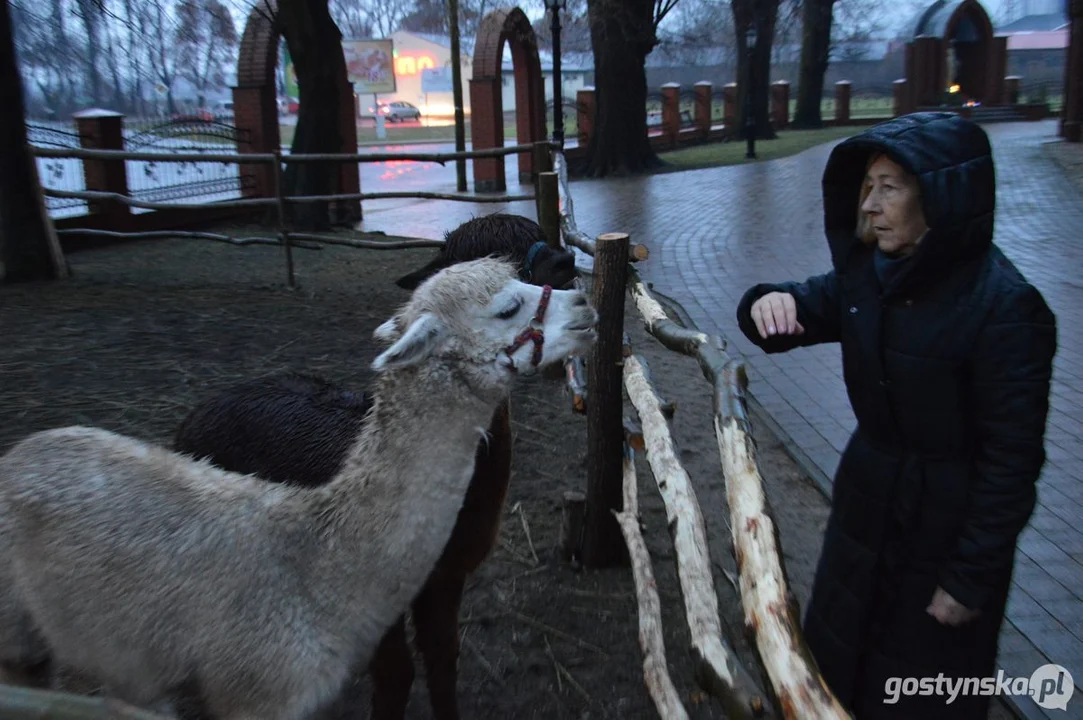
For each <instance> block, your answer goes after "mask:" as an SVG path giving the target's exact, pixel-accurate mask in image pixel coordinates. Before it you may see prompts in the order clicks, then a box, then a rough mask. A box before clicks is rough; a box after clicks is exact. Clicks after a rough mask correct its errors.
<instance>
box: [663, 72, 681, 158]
mask: <svg viewBox="0 0 1083 720" xmlns="http://www.w3.org/2000/svg"><path fill="white" fill-rule="evenodd" d="M680 134H681V86H680V84H679V83H666V84H665V85H663V86H662V137H664V138H665V139H666V142H667V143H669V146H670V147H673V148H675V147H677V143H678V139H679V138H680Z"/></svg>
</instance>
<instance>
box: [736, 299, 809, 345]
mask: <svg viewBox="0 0 1083 720" xmlns="http://www.w3.org/2000/svg"><path fill="white" fill-rule="evenodd" d="M749 314H750V315H751V316H752V322H754V323H756V329H757V330H759V331H760V337H762V338H764V339H767V337H768V336H769V335H801V334H802V333H804V332H805V328H803V327H801V323H799V322H797V304H796V303H795V302H794V299H793V295H790V294H789V293H783V292H771V293H767V294H766V295H764V296H763V297H761V298H760V299H759V300H757V301H756V302H754V303H752V309H751V310H750V311H749Z"/></svg>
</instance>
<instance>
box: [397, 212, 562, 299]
mask: <svg viewBox="0 0 1083 720" xmlns="http://www.w3.org/2000/svg"><path fill="white" fill-rule="evenodd" d="M490 255H496V256H499V257H506V258H508V259H510V260H512V261H513V262H515V263H516V266H517V269H518V272H519V279H520V280H522V281H523V282H528V283H530V284H532V285H538V286H542V285H549V286H551V287H554V288H569V287H572V284H573V282H574V281H575V279H576V278H577V277H578V273H577V272H576V269H575V255H574V254H573V253H572V252H571V251H570V250H565V249H562V248H553V247H550V245H549V243H548V242H547V241H546V238H545V232H544V231H543V230H542V228H541V226H540V225H538V223H536V222H534V221H533V220H531V219H530V218H527V217H523V216H522V215H511V214H508V213H493V214H491V215H483V216H481V217H476V218H473V219H471V220H467V221H466V222H464V223H463V224H462V225H459V227H457V228H455V229H454V230H452V231H450V232H449V233H447V234H446V235H445V236H444V247H442V248H441V249H440V252H439V253H438V254H437V256H436V258H434V259H433V260H432V261H431V262H430V263H428V264H427V265H425V266H424V267H422V268H419V269H417V270H415V271H413V272H411V273H408V274H406V275H403V276H402V277H400V278H399V279H398V280H396V281H395V284H396V285H398V286H399V287H401V288H403V289H404V290H416V289H417V287H418V285H420V284H421V283H422V282H424V281H425V279H426V278H429V277H431V276H432V275H433V274H434V273H437V272H439V271H440V270H442V269H444V268H446V267H450V266H451V265H454V264H455V263H460V262H466V261H469V260H477V259H478V258H483V257H488V256H490Z"/></svg>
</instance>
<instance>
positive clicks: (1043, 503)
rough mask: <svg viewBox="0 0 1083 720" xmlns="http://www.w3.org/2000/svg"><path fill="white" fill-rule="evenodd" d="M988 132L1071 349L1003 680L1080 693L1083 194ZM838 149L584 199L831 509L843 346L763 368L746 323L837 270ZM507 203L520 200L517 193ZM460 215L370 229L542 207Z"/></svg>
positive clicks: (1000, 215)
mask: <svg viewBox="0 0 1083 720" xmlns="http://www.w3.org/2000/svg"><path fill="white" fill-rule="evenodd" d="M987 131H988V132H989V135H990V138H991V140H992V143H993V148H994V155H995V161H996V165H997V188H998V190H997V215H996V242H997V243H998V244H999V245H1000V247H1001V248H1002V249H1003V250H1004V251H1005V253H1006V254H1007V255H1008V256H1009V257H1010V258H1011V259H1012V260H1013V262H1015V263H1016V264H1017V266H1018V267H1019V268H1020V270H1021V271H1022V272H1023V273H1024V274H1025V275H1026V276H1027V278H1028V280H1030V281H1031V282H1032V283H1034V284H1035V285H1036V286H1037V287H1038V288H1039V289H1040V290H1041V292H1042V293H1043V294H1044V296H1045V298H1046V300H1047V302H1048V303H1049V305H1050V306H1051V308H1052V309H1053V311H1054V312H1055V313H1056V315H1057V319H1058V342H1059V349H1058V353H1057V356H1056V359H1055V368H1054V383H1053V390H1052V398H1051V403H1052V409H1051V416H1050V420H1049V428H1048V433H1047V436H1046V439H1047V442H1046V447H1047V451H1048V461H1047V465H1046V468H1045V471H1044V473H1043V476H1042V478H1041V481H1040V485H1039V505H1038V508H1037V510H1036V511H1035V514H1034V516H1033V518H1032V521H1031V523H1030V526H1029V527H1028V528H1027V530H1026V531H1025V532H1024V534H1023V536H1022V537H1021V540H1020V544H1019V553H1018V556H1017V558H1018V559H1017V567H1016V574H1015V583H1014V587H1013V590H1012V595H1011V598H1010V601H1009V607H1008V611H1007V622H1006V623H1005V627H1004V631H1003V634H1002V640H1001V651H1000V659H999V666H1000V667H1002V668H1003V670H1004V672H1005V674H1006V675H1009V676H1012V677H1019V676H1026V677H1028V678H1029V677H1030V675H1031V673H1032V672H1034V670H1035V669H1037V668H1038V667H1040V666H1041V665H1044V664H1046V663H1057V664H1060V665H1062V666H1064V667H1065V668H1067V669H1068V670H1069V671H1070V672H1071V673H1072V675H1073V677H1074V679H1075V682H1076V683H1081V682H1083V442H1081V440H1083V328H1081V321H1083V278H1081V277H1080V275H1081V273H1083V191H1081V189H1080V187H1079V186H1077V185H1076V184H1075V182H1074V181H1073V179H1072V178H1070V177H1069V173H1071V172H1072V169H1071V166H1068V165H1065V164H1064V163H1058V162H1056V161H1055V159H1054V158H1055V157H1056V153H1057V152H1058V146H1054V145H1048V143H1052V142H1055V141H1056V136H1055V134H1056V126H1055V123H1054V122H1052V121H1046V122H1042V123H1012V124H1004V125H989V126H987ZM831 147H832V144H829V145H826V146H821V147H819V148H814V149H812V150H809V151H807V152H804V153H802V154H800V155H797V156H793V157H790V158H785V159H781V160H775V161H770V162H762V163H752V164H747V165H739V166H733V167H724V168H712V169H706V170H696V171H688V172H681V173H672V174H665V175H655V176H649V177H635V178H627V179H610V180H605V181H587V180H584V181H576V182H574V183H573V185H572V197H573V199H574V202H575V213H576V217H577V220H578V222H579V225H580V227H581V229H583V230H584V231H586V232H588V233H589V234H592V235H597V234H600V233H603V232H613V231H620V232H628V233H630V234H631V236H632V239H633V241H641V242H643V243H646V244H647V245H648V247H649V248H650V251H651V256H650V259H649V260H648V261H647V262H646V263H643V264H642V266H641V272H642V273H643V275H644V278H645V279H646V280H648V281H650V282H652V283H653V285H654V288H655V289H656V290H657V291H659V292H660V293H662V294H664V295H666V296H668V297H670V298H672V299H674V300H676V301H677V302H678V303H680V305H681V306H683V308H684V309H685V310H686V311H687V313H688V315H689V317H690V319H691V320H692V321H693V322H694V323H695V324H696V325H697V326H698V327H700V328H701V329H702V330H704V331H707V332H712V333H720V334H721V335H722V336H724V337H725V338H726V339H727V341H728V342H729V343H730V350H731V352H736V353H741V354H744V355H745V356H746V358H747V360H748V366H749V376H750V390H751V393H752V395H753V398H754V400H755V401H756V402H758V403H760V404H761V405H762V406H763V407H764V408H765V409H766V410H767V411H768V412H769V413H770V415H771V417H772V418H773V420H774V422H775V423H776V424H777V426H778V429H779V430H780V431H781V432H782V433H783V435H784V436H785V437H787V438H788V441H789V444H790V446H791V449H792V451H793V452H794V454H795V456H797V457H798V459H799V460H800V461H801V462H802V464H803V465H805V467H806V469H807V470H808V471H809V472H810V474H812V475H813V476H814V478H815V479H816V480H817V482H819V483H820V484H821V485H822V486H823V487H824V489H825V491H826V492H828V493H829V492H830V484H831V481H830V478H831V477H833V475H834V472H835V468H836V466H837V464H838V460H839V456H840V452H841V450H842V448H843V447H844V446H845V444H846V442H847V439H848V437H849V435H850V432H851V431H852V429H853V427H854V425H855V420H854V416H853V413H852V412H851V410H850V407H849V403H848V401H847V397H846V392H845V388H844V385H843V380H842V369H841V358H840V353H839V348H838V346H837V345H825V346H820V347H815V348H803V349H798V350H794V351H792V352H790V353H786V354H783V355H777V356H768V355H765V354H764V353H763V352H761V351H760V350H759V349H758V348H756V347H755V346H754V345H752V344H751V343H749V342H748V341H747V340H746V339H745V338H744V336H743V335H742V334H741V333H740V331H739V330H738V328H737V324H736V320H735V317H734V310H735V308H736V305H737V302H738V300H739V299H740V297H741V295H742V294H743V293H744V292H745V290H746V289H747V288H748V287H750V286H751V285H753V284H755V283H758V282H765V281H778V280H786V279H804V278H806V277H808V276H810V275H814V274H819V273H822V272H825V271H826V270H827V269H829V268H830V260H829V254H828V249H827V245H826V242H825V240H824V236H823V221H822V212H823V210H822V204H821V200H820V178H821V176H822V173H823V169H824V164H825V162H826V160H827V157H828V154H829V152H830V148H831ZM509 164H510V165H512V167H509V168H508V169H509V173H508V174H509V175H511V174H512V173H513V168H514V163H509ZM1075 180H1079V178H1075ZM508 189H509V191H511V192H518V191H519V186H518V185H517V184H513V182H512V180H511V178H509V185H508ZM522 190H525V191H528V192H529V186H526V187H523V188H522ZM437 205H438V206H439V209H438V210H437V209H436V207H435V206H437ZM448 205H449V204H448V203H439V204H436V203H433V204H426V206H423V205H421V204H419V203H418V202H411V203H408V204H404V203H396V204H394V205H388V204H384V205H373V206H372V210H371V211H370V212H369V213H368V214H367V219H366V223H365V226H366V228H367V229H368V228H371V227H373V226H378V225H379V224H381V223H382V222H384V220H385V219H386V223H387V225H388V226H389V227H388V230H387V231H388V232H396V233H408V232H410V231H413V232H414V233H418V234H422V235H427V236H437V237H438V236H439V233H442V232H443V229H445V228H448V227H452V226H453V225H454V224H455V223H456V222H460V221H461V220H464V219H466V218H468V217H470V216H472V215H476V214H481V213H483V212H484V213H487V212H492V211H494V210H496V209H497V208H503V209H507V210H508V211H510V212H519V213H523V214H527V215H530V216H533V205H532V203H522V202H518V203H509V204H506V205H495V206H494V205H489V206H485V207H480V206H455V207H451V208H449V207H448ZM366 207H369V206H366ZM423 208H424V209H423ZM430 208H431V209H430ZM404 209H405V210H407V212H406V213H404V212H402V210H404ZM384 213H386V214H384ZM403 223H406V224H407V225H409V226H410V227H404V226H403ZM1078 695H1083V692H1081V693H1077V697H1074V698H1073V699H1072V700H1071V701H1070V702H1069V704H1068V707H1067V712H1066V713H1063V712H1061V711H1048V710H1043V709H1041V708H1040V707H1038V706H1037V705H1036V704H1035V703H1034V702H1033V701H1032V700H1031V699H1028V698H1016V699H1015V700H1016V702H1017V706H1018V709H1019V710H1020V711H1022V712H1023V713H1025V714H1026V716H1027V717H1033V718H1045V717H1070V718H1083V697H1079V696H1078ZM1054 713H1056V714H1054Z"/></svg>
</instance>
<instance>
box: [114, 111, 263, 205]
mask: <svg viewBox="0 0 1083 720" xmlns="http://www.w3.org/2000/svg"><path fill="white" fill-rule="evenodd" d="M247 142H248V132H247V131H245V130H240V129H238V128H237V127H235V126H233V125H227V124H225V123H221V122H217V121H214V120H201V119H197V118H185V119H180V120H171V121H168V122H164V123H160V124H157V125H152V126H150V127H147V128H145V129H143V130H138V131H134V132H126V133H125V138H124V147H125V148H126V149H130V150H132V151H133V152H155V153H162V154H163V155H168V154H171V153H178V152H186V153H207V154H212V153H220V152H222V151H223V150H225V149H226V148H229V147H239V146H241V144H242V143H247ZM125 165H126V169H127V174H128V187H129V192H130V193H131V196H132V197H134V198H139V199H142V200H150V201H164V200H198V201H201V202H213V201H216V200H230V199H233V198H238V197H242V196H243V194H244V190H246V189H249V188H248V187H247V185H250V184H251V180H250V179H249V178H250V176H243V180H242V175H241V173H240V172H239V170H240V168H239V166H237V165H235V164H231V163H221V162H210V161H207V162H199V161H196V162H164V163H163V162H158V161H154V160H151V161H144V160H129V161H127V162H126V163H125Z"/></svg>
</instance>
